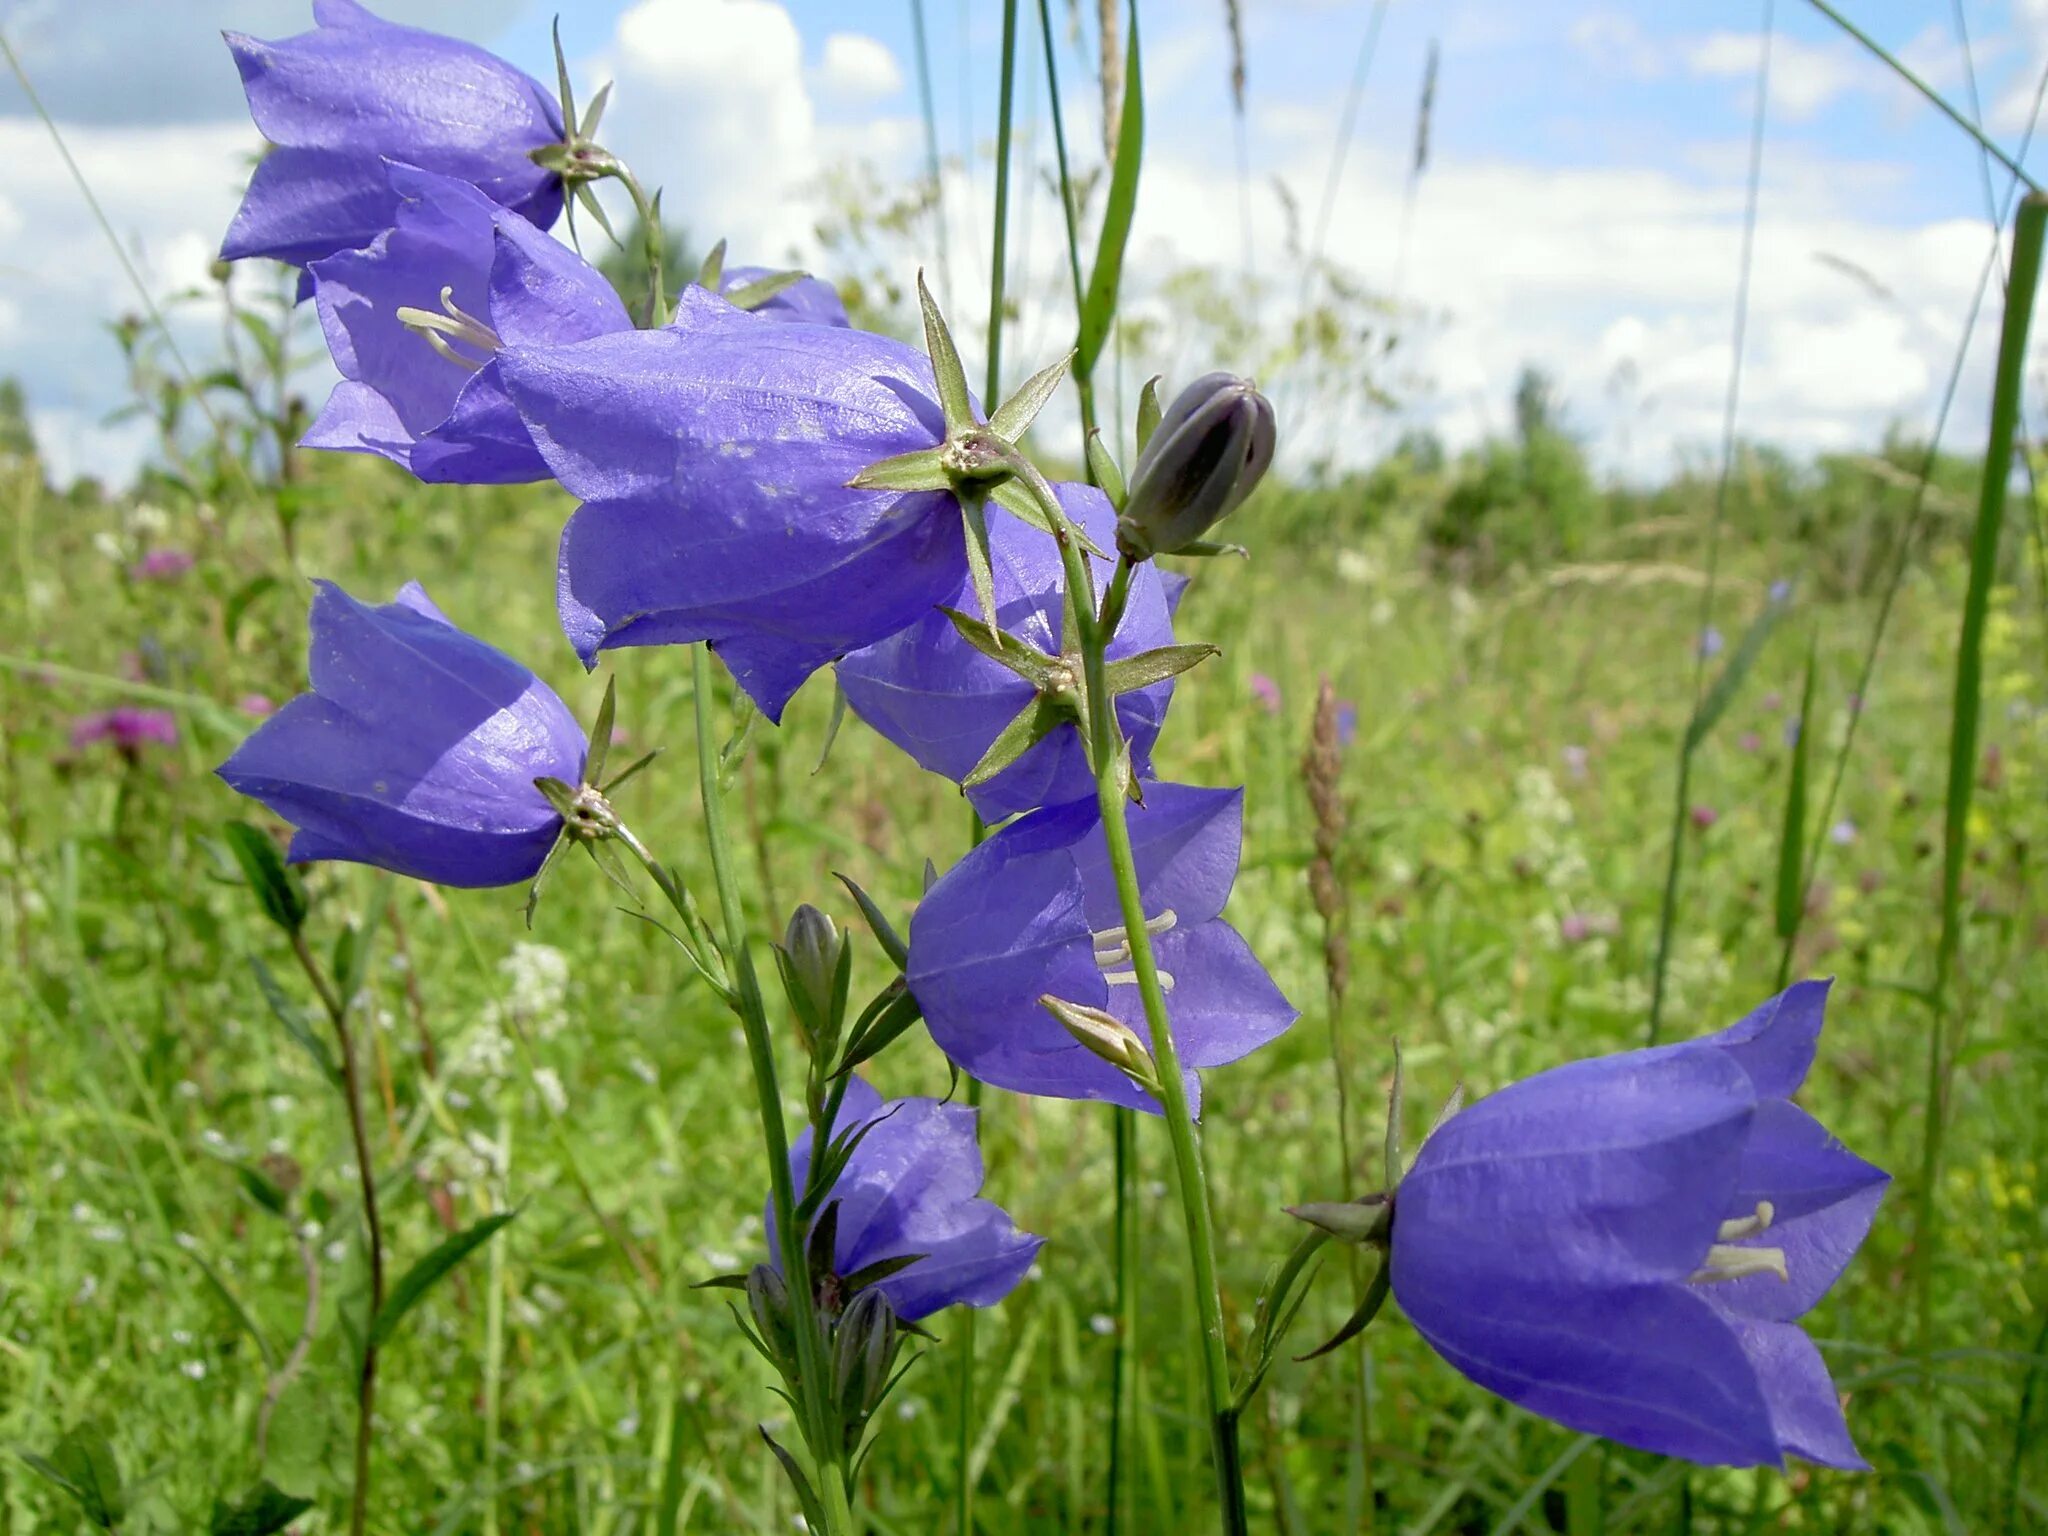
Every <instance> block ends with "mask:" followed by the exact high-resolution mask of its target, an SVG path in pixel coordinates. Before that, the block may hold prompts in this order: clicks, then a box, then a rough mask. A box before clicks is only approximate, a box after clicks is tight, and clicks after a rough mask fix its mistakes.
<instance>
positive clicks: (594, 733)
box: [583, 673, 619, 784]
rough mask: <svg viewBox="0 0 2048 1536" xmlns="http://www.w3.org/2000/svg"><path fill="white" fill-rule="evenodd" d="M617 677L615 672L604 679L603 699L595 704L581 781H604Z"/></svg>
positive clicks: (614, 713) (600, 782)
mask: <svg viewBox="0 0 2048 1536" xmlns="http://www.w3.org/2000/svg"><path fill="white" fill-rule="evenodd" d="M618 708H619V679H618V676H617V674H616V673H614V674H613V675H611V676H609V677H607V678H606V679H605V680H604V699H603V701H602V702H600V703H599V704H598V706H597V718H596V719H595V720H593V721H592V722H591V723H590V748H589V750H588V751H587V752H586V753H585V754H584V758H583V782H584V783H586V784H602V783H603V782H604V760H605V759H606V758H607V757H609V756H610V755H611V750H612V721H613V719H614V718H615V717H616V715H617V714H618Z"/></svg>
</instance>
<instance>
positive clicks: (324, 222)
mask: <svg viewBox="0 0 2048 1536" xmlns="http://www.w3.org/2000/svg"><path fill="white" fill-rule="evenodd" d="M313 22H314V27H313V30H312V31H310V32H302V33H300V34H299V35H298V36H296V37H288V38H285V39H284V40H282V41H280V42H274V43H266V42H261V41H259V40H258V39H256V38H253V37H248V36H245V35H244V34H242V33H240V32H229V33H226V34H225V36H226V38H227V44H228V48H229V51H231V52H232V53H233V54H234V56H235V67H236V68H237V69H239V70H240V71H241V73H242V88H243V90H244V91H245V92H246V93H247V94H248V97H249V113H250V115H251V116H252V117H254V118H255V119H256V126H257V127H258V128H259V129H261V130H262V132H263V136H264V137H265V138H266V139H268V140H270V142H271V145H272V146H273V147H272V148H271V150H270V152H269V153H268V154H267V155H265V156H264V157H263V160H262V163H261V164H259V165H258V166H257V167H256V174H255V176H254V178H253V179H252V180H251V181H250V183H249V191H248V194H247V195H246V196H245V197H244V198H243V199H242V206H241V207H240V208H239V209H237V210H236V213H235V217H234V222H233V223H232V224H230V225H229V226H228V233H227V239H226V240H225V241H224V242H222V245H221V252H220V253H221V255H222V256H223V257H225V258H226V259H227V260H229V261H238V260H240V259H241V258H243V257H245V256H271V257H275V258H276V259H277V260H279V261H288V262H291V263H292V264H293V265H295V266H304V265H306V264H307V263H308V262H313V261H318V260H319V259H320V258H321V257H323V256H331V255H333V254H334V253H335V252H336V251H346V250H352V249H354V248H356V247H358V246H364V245H368V244H369V243H370V241H371V240H373V239H375V238H376V236H377V235H379V234H381V233H382V232H383V231H384V230H387V229H389V228H390V227H391V226H392V224H393V222H394V221H395V219H396V216H397V213H398V204H399V198H400V196H401V194H400V193H399V192H397V191H395V190H394V189H393V187H392V185H391V184H390V182H388V181H387V180H386V179H385V176H384V165H385V162H386V161H387V160H397V161H401V162H403V163H405V164H407V165H416V166H419V167H420V168H421V169H423V170H428V171H435V172H439V173H441V174H443V175H447V176H453V177H456V178H457V179H459V180H461V181H465V182H468V183H470V184H471V185H472V186H474V187H476V188H477V189H478V190H479V191H481V192H482V193H483V194H484V195H485V196H486V197H488V198H489V199H490V200H491V201H492V202H493V203H495V204H497V205H498V206H500V207H502V208H506V209H509V210H511V212H513V213H515V214H517V215H519V216H520V217H521V218H523V219H526V220H528V221H530V222H531V223H532V224H533V225H535V226H536V227H537V228H540V229H546V228H548V227H549V226H550V225H552V224H553V223H554V222H555V220H556V218H557V217H558V216H559V215H560V214H561V211H562V182H561V178H560V177H559V176H557V175H555V174H554V173H553V172H552V171H546V170H543V169H541V167H540V166H538V165H536V164H534V162H533V160H532V159H531V158H530V156H531V152H532V151H534V150H536V149H541V148H544V147H546V146H547V145H549V144H555V143H559V142H561V140H562V138H563V136H564V135H563V125H562V115H561V111H560V109H559V108H558V107H557V106H556V104H555V101H554V98H553V97H552V96H551V95H549V93H548V92H547V91H546V90H544V89H543V88H542V87H541V85H540V83H539V82H538V81H536V80H534V79H532V78H531V77H530V76H528V75H526V74H524V73H522V72H521V71H519V70H517V69H514V68H513V67H512V66H511V65H510V64H507V63H506V62H505V61H504V60H503V59H500V58H497V57H495V56H494V55H492V54H490V53H487V52H485V51H484V50H483V49H481V48H478V47H475V46H474V45H472V44H469V43H464V42H458V41H457V40H456V39H454V38H452V37H441V36H439V35H437V34H435V33H432V32H423V31H421V30H419V29H418V28H416V27H402V26H399V25H397V24H396V23H393V22H388V21H384V20H382V19H381V18H379V17H376V16H373V15H371V14H370V13H369V12H368V11H366V10H364V9H363V8H362V6H360V5H358V4H357V3H356V0H313Z"/></svg>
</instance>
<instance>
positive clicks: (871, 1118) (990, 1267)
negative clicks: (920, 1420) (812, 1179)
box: [768, 1077, 1045, 1322]
mask: <svg viewBox="0 0 2048 1536" xmlns="http://www.w3.org/2000/svg"><path fill="white" fill-rule="evenodd" d="M979 1118H980V1111H978V1110H974V1109H969V1108H968V1107H967V1106H966V1105H964V1104H944V1103H941V1102H939V1101H938V1100H937V1099H891V1100H889V1101H888V1102H887V1103H884V1102H883V1101H882V1096H881V1095H880V1094H879V1093H877V1092H875V1090H874V1089H873V1088H871V1087H869V1086H868V1084H867V1083H865V1082H863V1081H862V1080H861V1079H860V1078H857V1077H856V1078H854V1079H853V1080H852V1081H851V1082H850V1083H848V1084H847V1088H846V1099H845V1102H844V1103H842V1104H841V1105H840V1108H839V1115H838V1118H837V1119H836V1120H835V1121H834V1122H833V1126H832V1134H833V1136H834V1137H837V1136H841V1135H844V1134H845V1133H846V1132H848V1131H850V1130H852V1129H854V1128H855V1127H857V1126H863V1125H872V1126H873V1129H871V1130H870V1131H869V1132H868V1133H867V1135H866V1136H865V1137H864V1138H863V1139H862V1140H861V1143H860V1145H859V1146H857V1147H855V1148H854V1150H853V1155H852V1156H851V1157H850V1158H848V1159H847V1163H846V1167H845V1168H844V1169H843V1170H842V1171H841V1173H840V1175H839V1181H838V1182H837V1183H836V1184H834V1185H833V1186H832V1192H831V1193H830V1194H829V1195H828V1196H827V1197H826V1198H825V1200H824V1201H823V1202H821V1203H820V1205H819V1212H820V1215H821V1216H822V1213H823V1212H824V1210H825V1209H826V1207H828V1206H830V1205H832V1204H837V1206H838V1207H839V1214H838V1218H837V1221H838V1226H837V1233H836V1238H835V1242H834V1246H833V1251H832V1272H833V1274H834V1275H836V1276H838V1277H839V1278H840V1279H845V1278H846V1277H847V1276H849V1275H853V1274H857V1273H858V1272H860V1271H861V1270H863V1269H865V1268H867V1267H868V1266H869V1265H870V1264H874V1263H877V1262H879V1261H880V1260H882V1259H894V1258H902V1257H904V1256H905V1255H908V1254H913V1253H915V1254H922V1255H923V1257H922V1258H920V1259H919V1260H918V1261H917V1262H916V1263H915V1264H910V1265H907V1266H905V1267H904V1268H902V1269H899V1270H897V1271H896V1273H894V1274H893V1275H890V1276H888V1277H887V1278H885V1279H883V1280H880V1281H878V1282H876V1289H877V1290H879V1291H881V1292H882V1294H883V1295H885V1296H886V1297H888V1298H889V1305H890V1306H891V1307H893V1308H894V1309H895V1312H896V1315H897V1316H898V1317H900V1318H903V1319H904V1320H906V1321H908V1322H916V1321H917V1320H918V1319H919V1318H922V1317H929V1316H930V1315H931V1314H932V1313H934V1312H936V1311H938V1310H939V1309H940V1308H942V1307H950V1306H953V1305H955V1304H956V1303H964V1304H966V1305H967V1306H970V1307H990V1306H994V1305H995V1304H996V1303H997V1302H999V1301H1001V1300H1002V1299H1003V1298H1004V1297H1005V1296H1007V1295H1009V1294H1010V1292H1011V1291H1012V1290H1014V1289H1016V1286H1017V1282H1018V1281H1020V1280H1022V1279H1023V1278H1024V1273H1025V1271H1026V1270H1028V1269H1030V1268H1031V1261H1032V1260H1033V1259H1035V1258H1036V1257H1037V1256H1038V1250H1039V1249H1040V1248H1042V1247H1043V1246H1044V1245H1045V1239H1044V1238H1042V1237H1034V1236H1033V1235H1032V1234H1031V1233H1029V1232H1020V1231H1018V1230H1017V1226H1016V1224H1015V1223H1014V1222H1012V1221H1011V1220H1010V1217H1009V1214H1008V1213H1007V1212H1006V1211H1004V1210H1003V1208H1002V1207H1001V1206H999V1205H997V1204H996V1203H995V1202H994V1201H993V1200H983V1199H981V1198H979V1196H980V1191H981V1181H982V1177H983V1174H982V1163H981V1146H980V1143H979V1142H978V1141H977V1140H976V1139H975V1133H976V1122H977V1121H978V1120H979ZM789 1161H790V1168H791V1171H792V1173H793V1174H794V1176H795V1179H796V1186H797V1188H798V1189H799V1190H801V1189H802V1188H803V1187H804V1181H805V1180H806V1179H807V1178H809V1176H810V1171H811V1133H810V1131H809V1130H805V1131H804V1133H803V1134H802V1135H800V1136H799V1137H797V1139H796V1145H795V1146H794V1147H792V1148H791V1149H790V1158H789ZM768 1242H769V1251H770V1252H771V1253H774V1252H776V1251H777V1249H776V1244H775V1217H774V1213H773V1211H771V1212H770V1213H769V1216H768ZM776 1267H777V1269H778V1270H779V1269H780V1267H781V1266H780V1264H779V1263H778V1264H777V1266H776Z"/></svg>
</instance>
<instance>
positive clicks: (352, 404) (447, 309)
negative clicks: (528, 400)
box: [305, 165, 633, 485]
mask: <svg viewBox="0 0 2048 1536" xmlns="http://www.w3.org/2000/svg"><path fill="white" fill-rule="evenodd" d="M388 171H389V175H390V180H391V187H392V190H393V192H394V194H395V195H396V196H397V198H398V199H399V201H398V207H397V211H396V213H395V215H394V222H393V224H392V227H391V228H389V229H387V230H385V231H383V232H382V233H380V234H379V235H378V236H377V238H376V239H375V240H372V241H371V242H370V243H369V244H368V245H367V246H366V247H364V248H363V249H362V250H359V251H343V252H341V253H339V254H338V255H334V256H329V257H327V258H326V259H325V260H322V261H316V262H314V263H313V264H312V266H310V267H309V268H308V269H307V271H308V272H309V274H310V275H311V278H312V282H313V301H314V304H315V306H316V307H317V308H318V310H319V313H320V327H321V329H322V330H323V331H325V332H326V334H327V347H328V350H329V351H330V352H332V353H333V354H334V363H335V366H336V367H337V368H339V369H340V370H341V375H342V378H341V382H340V383H339V384H337V385H335V386H334V392H333V393H332V394H331V395H329V396H328V399H327V406H326V408H325V409H324V410H322V411H321V413H320V416H319V419H318V420H316V421H315V422H314V423H313V426H312V429H311V430H310V431H309V432H307V434H306V436H305V445H306V446H307V447H309V448H333V449H339V450H342V451H344V452H352V453H376V454H382V455H383V456H384V457H385V458H387V459H390V460H392V461H393V462H395V463H398V464H403V465H405V466H406V467H407V468H408V469H410V470H411V471H412V472H413V473H414V474H416V475H418V476H419V477H420V478H421V479H422V480H429V481H437V482H449V481H453V482H457V483H461V484H467V485H487V484H505V483H509V482H515V481H522V480H544V479H546V478H547V474H548V466H547V461H546V460H545V459H543V458H542V457H541V456H540V452H539V450H538V449H536V448H535V447H534V446H533V440H532V439H531V438H530V437H528V436H527V433H526V427H525V425H524V424H523V423H522V422H521V421H520V419H519V413H518V412H517V411H516V410H514V409H513V408H512V402H511V399H510V398H509V397H508V396H507V395H506V393H505V387H504V385H503V383H502V382H501V381H500V378H499V359H498V348H499V347H500V346H505V347H521V346H558V345H561V344H563V343H566V342H573V341H585V340H588V339H589V338H590V337H592V336H602V335H605V334H606V333H608V332H611V331H626V330H631V329H632V328H633V320H632V317H631V316H630V315H628V314H627V313H626V306H625V305H624V304H622V303H620V302H619V296H618V294H617V292H616V291H614V289H613V288H612V285H611V283H610V282H609V281H608V280H607V279H606V278H605V276H604V274H603V273H601V272H599V271H598V270H597V269H596V268H595V267H593V266H591V265H590V264H589V263H588V262H586V261H584V260H583V258H582V257H580V256H578V255H577V254H576V253H575V252H574V251H572V250H570V249H569V248H568V247H567V246H565V245H563V244H562V243H561V242H560V241H559V240H556V239H555V238H554V237H553V236H551V235H549V234H546V233H545V232H543V231H541V230H539V229H536V228H535V227H534V226H533V225H531V224H529V223H528V222H527V221H526V220H525V219H523V218H520V217H519V216H518V215H517V214H514V213H508V212H507V211H506V210H505V209H503V208H500V207H499V206H498V205H497V204H496V203H494V202H492V201H491V200H490V199H489V198H488V197H486V196H485V195H484V194H483V193H481V192H479V191H478V190H477V189H476V188H475V187H473V186H471V185H469V183H467V182H465V181H460V180H458V179H456V178H455V177H452V176H440V175H436V174H434V173H433V172H431V171H421V170H415V169H414V168H413V167H411V166H406V165H392V166H390V167H388ZM430 336H431V337H432V338H433V339H432V340H429V337H430Z"/></svg>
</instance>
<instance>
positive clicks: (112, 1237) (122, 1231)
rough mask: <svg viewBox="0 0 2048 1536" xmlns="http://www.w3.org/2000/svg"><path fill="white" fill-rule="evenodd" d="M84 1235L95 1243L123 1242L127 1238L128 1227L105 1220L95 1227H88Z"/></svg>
mask: <svg viewBox="0 0 2048 1536" xmlns="http://www.w3.org/2000/svg"><path fill="white" fill-rule="evenodd" d="M85 1235H86V1236H87V1237H89V1238H91V1239H92V1240H93V1241H94V1242H96V1243H123V1242H126V1241H127V1240H128V1229H127V1228H126V1227H118V1226H115V1225H114V1223H113V1222H111V1221H105V1222H101V1223H100V1224H99V1225H98V1226H96V1227H90V1228H88V1229H87V1230H86V1234H85Z"/></svg>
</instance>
